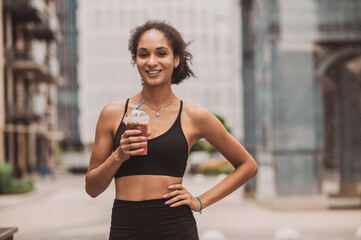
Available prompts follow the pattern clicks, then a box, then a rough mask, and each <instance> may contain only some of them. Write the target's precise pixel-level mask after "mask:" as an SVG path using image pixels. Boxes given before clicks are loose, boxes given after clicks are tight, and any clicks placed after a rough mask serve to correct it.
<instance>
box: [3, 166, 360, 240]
mask: <svg viewBox="0 0 361 240" xmlns="http://www.w3.org/2000/svg"><path fill="white" fill-rule="evenodd" d="M84 179H85V175H84V174H71V173H68V172H67V171H66V170H60V171H57V172H56V178H55V179H38V180H37V183H36V186H37V189H36V191H35V192H33V193H29V194H25V195H12V196H9V195H6V196H0V227H10V226H15V227H18V232H17V233H16V234H15V239H16V240H65V239H66V240H85V239H86V240H102V239H107V237H108V231H109V226H110V215H111V207H112V203H113V198H114V184H113V183H112V184H111V186H109V188H108V189H107V190H106V191H105V192H104V193H103V194H101V195H100V196H99V197H97V198H95V199H93V198H91V197H90V196H88V195H87V194H86V192H85V190H84ZM219 180H220V178H217V177H203V176H196V177H194V176H190V175H187V176H186V177H185V179H184V186H185V187H186V188H187V189H188V190H189V191H190V192H191V193H192V194H193V195H199V194H201V193H202V192H204V191H206V190H207V189H209V188H210V187H211V186H213V185H215V184H216V183H217V182H218V181H219ZM194 216H195V218H196V220H197V223H198V230H199V235H200V237H201V239H202V236H204V234H205V233H206V232H207V231H209V230H217V231H219V232H221V233H223V234H224V236H225V237H226V239H227V240H238V239H247V240H270V239H275V233H276V231H277V230H279V229H280V228H282V227H292V228H294V229H295V230H297V231H298V233H299V235H300V238H299V239H302V240H326V239H327V240H351V239H356V237H355V233H356V230H357V228H358V227H359V226H361V210H360V209H357V210H354V209H353V210H320V211H272V210H269V209H267V208H264V207H262V206H260V205H258V204H257V203H256V202H254V201H253V200H250V199H243V198H242V193H241V190H238V191H236V192H235V193H233V194H231V195H230V196H228V197H227V198H225V199H223V200H221V201H220V202H218V203H216V204H214V205H212V206H210V207H208V208H206V209H205V210H204V211H203V213H202V214H199V213H194ZM203 239H204V238H203Z"/></svg>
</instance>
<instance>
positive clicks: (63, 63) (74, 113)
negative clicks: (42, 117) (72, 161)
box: [56, 0, 81, 150]
mask: <svg viewBox="0 0 361 240" xmlns="http://www.w3.org/2000/svg"><path fill="white" fill-rule="evenodd" d="M56 3H57V11H58V16H59V27H60V32H61V34H62V36H63V40H62V41H61V42H60V43H59V45H58V48H59V62H60V75H61V76H62V78H61V80H62V81H61V83H60V84H59V86H58V126H59V130H61V131H62V132H63V133H64V138H63V140H62V141H61V145H62V147H63V149H64V150H79V149H81V142H80V135H79V108H78V90H79V84H78V76H77V75H78V71H77V64H78V30H77V26H76V22H77V21H76V19H77V17H76V10H77V0H57V1H56Z"/></svg>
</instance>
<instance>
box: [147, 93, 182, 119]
mask: <svg viewBox="0 0 361 240" xmlns="http://www.w3.org/2000/svg"><path fill="white" fill-rule="evenodd" d="M174 98H175V95H174V94H173V98H172V100H171V101H170V102H169V103H168V104H167V105H165V106H162V107H160V108H158V109H156V108H154V107H152V106H150V105H149V104H148V103H147V102H144V104H145V105H147V106H148V107H150V108H151V109H153V110H154V111H155V116H156V117H159V116H160V114H159V111H160V110H161V109H162V108H166V107H168V106H169V105H171V104H172V102H173V100H174Z"/></svg>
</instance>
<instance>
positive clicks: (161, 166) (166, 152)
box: [113, 99, 188, 178]
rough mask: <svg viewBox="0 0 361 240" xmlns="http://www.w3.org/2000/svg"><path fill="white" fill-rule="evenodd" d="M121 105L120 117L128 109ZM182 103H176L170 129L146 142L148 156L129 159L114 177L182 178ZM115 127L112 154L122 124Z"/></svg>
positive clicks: (184, 154) (185, 154) (185, 149)
mask: <svg viewBox="0 0 361 240" xmlns="http://www.w3.org/2000/svg"><path fill="white" fill-rule="evenodd" d="M128 103H129V99H127V102H126V104H125V109H124V114H123V118H124V115H125V113H126V112H127V109H128ZM182 106H183V102H182V101H181V102H180V108H179V113H178V116H177V119H176V120H175V122H174V123H173V125H172V126H171V128H170V129H169V130H168V131H166V132H165V133H163V134H161V135H160V136H158V137H155V138H152V139H148V154H147V155H138V156H131V157H130V158H129V159H128V160H127V161H125V162H124V163H123V164H122V165H121V166H120V167H119V169H118V171H117V172H116V174H115V176H114V177H115V178H118V177H123V176H130V175H166V176H172V177H183V175H184V172H185V169H186V166H187V159H188V143H187V140H186V138H185V135H184V133H183V130H182V126H181V113H182ZM123 118H122V121H121V122H120V124H119V127H118V130H117V133H116V135H115V139H114V143H113V151H115V150H116V149H117V148H118V147H119V143H120V137H121V135H122V134H123V133H124V132H125V129H126V128H125V124H124V123H123Z"/></svg>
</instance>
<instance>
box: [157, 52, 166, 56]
mask: <svg viewBox="0 0 361 240" xmlns="http://www.w3.org/2000/svg"><path fill="white" fill-rule="evenodd" d="M158 55H159V56H161V57H164V56H167V52H159V53H158Z"/></svg>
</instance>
